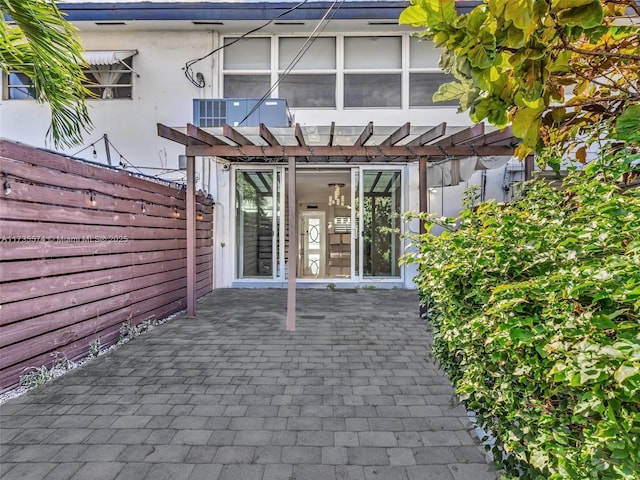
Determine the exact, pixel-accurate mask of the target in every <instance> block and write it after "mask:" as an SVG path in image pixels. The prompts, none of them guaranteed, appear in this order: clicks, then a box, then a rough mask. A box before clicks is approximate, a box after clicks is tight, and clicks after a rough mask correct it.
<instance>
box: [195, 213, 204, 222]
mask: <svg viewBox="0 0 640 480" xmlns="http://www.w3.org/2000/svg"><path fill="white" fill-rule="evenodd" d="M203 218H204V215H202V213H200V212H198V213H197V214H196V220H198V221H199V222H201V221H202V219H203Z"/></svg>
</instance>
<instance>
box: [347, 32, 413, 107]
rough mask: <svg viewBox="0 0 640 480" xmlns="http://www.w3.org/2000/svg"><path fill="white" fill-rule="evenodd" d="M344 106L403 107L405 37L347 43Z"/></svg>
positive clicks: (352, 40)
mask: <svg viewBox="0 0 640 480" xmlns="http://www.w3.org/2000/svg"><path fill="white" fill-rule="evenodd" d="M372 52H375V55H372V54H371V53H372ZM344 106H345V107H346V108H367V107H377V108H380V107H383V108H384V107H395V108H399V107H401V106H402V37H347V38H345V39H344Z"/></svg>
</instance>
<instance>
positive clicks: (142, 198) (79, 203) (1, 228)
mask: <svg viewBox="0 0 640 480" xmlns="http://www.w3.org/2000/svg"><path fill="white" fill-rule="evenodd" d="M0 169H2V171H3V172H4V173H6V174H7V176H8V178H9V179H10V181H11V189H12V192H11V194H10V195H4V196H0V232H1V234H0V303H2V315H1V316H0V324H1V325H3V327H2V335H0V391H2V390H4V389H7V388H9V387H11V386H12V385H14V384H15V383H16V382H17V381H18V379H19V376H20V374H22V373H23V372H24V369H25V368H28V367H39V366H41V365H46V364H49V363H50V360H51V356H50V354H51V353H52V352H56V351H60V352H63V353H65V354H66V355H67V356H68V357H69V358H79V357H81V356H83V355H86V354H87V352H88V350H89V344H90V343H91V342H92V341H94V340H95V339H100V341H101V343H102V344H103V345H108V344H112V343H115V342H116V341H117V339H118V337H119V329H120V325H121V324H122V323H123V322H131V323H132V324H133V325H135V324H137V323H140V322H142V321H144V320H158V319H162V318H164V317H166V316H168V315H171V314H173V313H176V312H178V311H180V310H183V309H184V308H185V306H186V283H187V282H186V249H185V247H186V230H185V228H186V222H185V212H184V203H185V202H184V199H185V193H184V191H182V190H181V189H179V188H176V187H174V186H172V185H169V184H167V183H166V182H156V181H150V180H149V179H144V178H140V177H138V176H135V175H132V174H130V173H129V172H126V171H119V170H117V169H112V168H108V167H105V166H99V165H95V164H90V163H87V162H82V161H78V160H75V159H71V158H68V157H63V156H59V155H56V154H53V153H51V152H45V151H42V150H38V149H34V148H31V147H27V146H24V145H18V144H15V143H12V142H9V141H6V140H0ZM90 191H91V192H93V195H94V199H95V201H96V202H95V204H93V203H92V202H91V192H90ZM196 208H197V211H198V212H199V213H201V215H202V218H201V220H198V221H197V222H196V238H197V241H196V255H197V256H196V289H197V290H196V292H197V296H202V295H205V294H206V293H208V292H210V291H211V288H212V284H213V282H212V279H213V203H212V202H211V200H210V199H208V198H205V197H203V196H198V198H197V207H196ZM143 209H144V211H143Z"/></svg>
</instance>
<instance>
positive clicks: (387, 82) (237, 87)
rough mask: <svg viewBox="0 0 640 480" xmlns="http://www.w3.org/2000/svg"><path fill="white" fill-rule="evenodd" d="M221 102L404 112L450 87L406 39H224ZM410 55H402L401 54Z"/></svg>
mask: <svg viewBox="0 0 640 480" xmlns="http://www.w3.org/2000/svg"><path fill="white" fill-rule="evenodd" d="M224 44H225V45H227V46H226V47H225V48H224V50H223V58H222V67H223V68H222V76H223V84H222V94H223V97H224V98H236V99H241V98H262V97H264V96H266V97H278V98H285V99H286V100H287V104H288V106H289V107H292V108H329V109H336V108H337V109H343V108H351V109H355V108H408V107H418V108H421V107H434V106H435V107H438V106H455V105H457V104H458V102H457V101H451V102H434V101H433V94H434V93H435V92H436V91H437V90H438V88H439V87H440V85H442V84H443V83H445V82H448V81H452V80H453V78H452V77H451V76H449V75H447V74H445V73H444V72H443V71H442V70H441V69H440V67H439V66H438V60H439V58H440V53H439V52H438V51H437V50H435V49H434V48H433V43H432V42H427V41H425V42H420V41H418V40H417V39H415V38H413V37H410V38H408V35H405V36H402V35H392V36H384V35H381V36H372V35H364V36H357V35H350V36H342V35H337V36H322V37H318V38H315V39H313V40H309V38H307V37H295V36H290V35H289V36H277V35H274V36H272V37H257V38H240V37H226V38H224ZM407 48H408V51H407Z"/></svg>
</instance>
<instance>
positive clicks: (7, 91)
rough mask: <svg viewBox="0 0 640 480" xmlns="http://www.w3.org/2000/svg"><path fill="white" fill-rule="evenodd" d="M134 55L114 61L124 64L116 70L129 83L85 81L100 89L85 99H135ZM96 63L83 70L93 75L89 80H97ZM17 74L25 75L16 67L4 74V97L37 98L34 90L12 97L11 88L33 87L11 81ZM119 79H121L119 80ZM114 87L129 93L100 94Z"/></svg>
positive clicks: (14, 99)
mask: <svg viewBox="0 0 640 480" xmlns="http://www.w3.org/2000/svg"><path fill="white" fill-rule="evenodd" d="M133 57H134V55H132V56H130V57H127V58H124V59H122V60H119V62H118V63H114V64H113V65H118V64H124V65H122V66H121V68H120V69H117V70H115V72H117V73H120V74H121V78H123V77H124V78H128V79H129V81H128V82H127V83H118V82H116V83H114V84H102V83H93V81H88V82H84V83H83V85H84V86H85V87H86V88H87V89H88V90H89V91H91V92H94V93H96V90H97V91H98V94H97V95H95V96H87V97H86V98H85V100H87V101H91V100H102V101H103V100H133V89H134V77H135V75H134V71H133ZM95 67H96V65H89V66H88V67H87V68H83V69H82V71H83V72H84V73H85V75H87V74H89V75H91V77H87V79H88V80H90V79H91V78H93V79H95V80H96V81H97V78H96V77H95V76H94V73H99V70H98V69H96V68H95ZM16 74H20V75H24V74H23V73H22V72H20V71H19V70H15V69H11V70H9V72H8V73H5V74H4V75H3V84H4V88H3V99H4V100H7V101H16V100H35V96H33V95H32V92H29V93H28V94H27V95H26V96H25V97H24V98H11V90H14V89H15V90H18V89H21V88H26V89H28V90H31V89H33V83H22V84H16V83H11V76H12V75H16ZM24 76H25V78H26V79H27V80H31V79H29V77H27V76H26V75H24ZM118 81H119V80H118ZM108 87H110V88H113V89H129V95H128V96H122V97H111V98H104V97H103V96H102V94H100V92H101V91H102V89H104V88H108Z"/></svg>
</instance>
